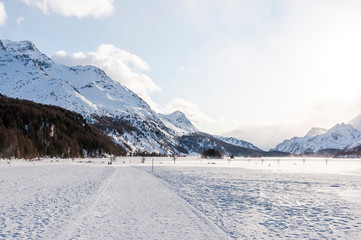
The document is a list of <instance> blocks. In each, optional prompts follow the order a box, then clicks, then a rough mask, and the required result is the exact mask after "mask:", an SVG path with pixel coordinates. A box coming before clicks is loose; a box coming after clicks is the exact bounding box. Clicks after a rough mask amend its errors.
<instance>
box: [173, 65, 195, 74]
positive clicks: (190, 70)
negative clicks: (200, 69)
mask: <svg viewBox="0 0 361 240" xmlns="http://www.w3.org/2000/svg"><path fill="white" fill-rule="evenodd" d="M195 71H196V68H195V67H189V68H186V67H183V66H179V67H178V70H177V73H193V72H195Z"/></svg>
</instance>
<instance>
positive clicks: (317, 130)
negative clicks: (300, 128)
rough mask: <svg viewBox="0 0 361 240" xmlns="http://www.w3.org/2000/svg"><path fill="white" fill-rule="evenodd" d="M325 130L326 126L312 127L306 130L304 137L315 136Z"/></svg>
mask: <svg viewBox="0 0 361 240" xmlns="http://www.w3.org/2000/svg"><path fill="white" fill-rule="evenodd" d="M325 132H327V129H326V128H318V127H313V128H311V130H310V131H308V132H307V134H306V135H305V137H306V138H312V137H316V136H318V135H321V134H324V133H325Z"/></svg>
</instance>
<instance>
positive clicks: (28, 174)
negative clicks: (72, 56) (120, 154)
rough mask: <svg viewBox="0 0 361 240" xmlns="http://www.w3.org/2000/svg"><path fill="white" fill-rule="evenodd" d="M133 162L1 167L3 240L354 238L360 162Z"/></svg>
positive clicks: (360, 211)
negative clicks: (109, 164)
mask: <svg viewBox="0 0 361 240" xmlns="http://www.w3.org/2000/svg"><path fill="white" fill-rule="evenodd" d="M152 159H153V160H154V171H152V164H151V163H152ZM51 161H52V162H51ZM140 161H141V158H118V159H117V161H116V162H115V163H114V164H113V165H111V166H108V165H107V159H96V160H94V159H85V160H84V159H83V160H79V159H76V160H75V161H74V162H72V161H71V160H55V159H54V160H50V159H47V160H46V159H45V160H42V161H34V162H25V161H21V160H15V161H14V160H13V161H12V162H11V164H10V165H9V164H7V163H6V161H4V160H0V186H1V188H0V238H1V239H24V238H25V239H284V238H288V239H360V238H361V187H360V186H361V178H360V177H361V159H357V160H355V159H353V160H346V159H324V158H319V159H311V158H259V159H257V158H252V159H251V158H236V159H220V160H214V159H212V160H206V159H200V158H197V157H193V158H190V157H187V158H177V159H176V160H175V162H174V160H173V159H172V158H146V161H145V163H140Z"/></svg>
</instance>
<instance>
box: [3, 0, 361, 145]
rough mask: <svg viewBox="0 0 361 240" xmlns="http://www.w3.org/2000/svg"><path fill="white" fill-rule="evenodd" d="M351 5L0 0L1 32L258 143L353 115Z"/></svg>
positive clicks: (355, 31)
mask: <svg viewBox="0 0 361 240" xmlns="http://www.w3.org/2000/svg"><path fill="white" fill-rule="evenodd" d="M360 12H361V2H360V1H356V0H355V1H352V0H350V1H341V0H314V1H296V0H287V1H286V0H280V1H272V0H257V1H251V0H223V1H219V0H152V1H144V0H143V1H141V0H132V1H131V0H129V1H128V0H126V1H123V0H114V1H112V0H0V37H1V38H2V39H10V40H31V41H32V42H34V43H35V44H36V46H37V47H38V48H39V50H41V51H42V52H44V53H45V54H47V55H48V56H50V57H52V58H53V59H54V60H55V61H57V62H59V63H63V64H67V65H72V64H93V65H97V66H99V67H101V68H103V69H104V70H105V71H106V72H107V73H108V74H109V75H110V76H111V77H112V78H114V79H115V80H117V81H119V82H120V83H122V84H124V85H126V86H127V87H129V88H130V89H132V90H133V91H135V92H136V93H138V94H139V95H140V96H141V97H143V98H144V99H145V100H146V101H147V102H148V103H149V104H150V105H151V106H152V107H153V109H155V110H156V111H158V112H165V113H170V112H171V111H174V110H177V109H179V110H181V111H183V112H185V113H186V114H187V116H188V117H189V118H190V119H191V120H192V121H193V122H194V123H195V125H196V126H197V127H198V128H199V129H200V130H202V131H206V132H210V133H217V134H220V133H222V134H227V135H232V136H235V137H238V138H242V139H244V140H248V141H250V142H252V143H254V144H256V145H257V146H260V147H261V148H264V149H268V148H269V147H273V146H274V145H275V144H276V143H278V142H280V141H281V140H283V139H285V138H289V137H293V136H302V135H304V134H306V132H307V131H308V130H309V129H310V128H311V127H324V128H331V127H332V126H333V125H335V124H336V123H338V122H348V121H349V120H351V119H352V118H353V117H355V116H356V115H358V114H359V113H361V98H360V97H359V96H361V94H360V90H361V81H360V79H361V71H360V70H359V69H360V67H359V66H360V64H361V58H360V56H361V46H360V42H361V28H360V27H359V26H361V14H360Z"/></svg>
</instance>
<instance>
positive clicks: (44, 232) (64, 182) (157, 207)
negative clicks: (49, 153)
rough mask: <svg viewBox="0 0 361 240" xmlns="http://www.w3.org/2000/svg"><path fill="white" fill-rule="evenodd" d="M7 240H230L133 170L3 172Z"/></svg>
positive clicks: (1, 209) (0, 203) (1, 206)
mask: <svg viewBox="0 0 361 240" xmlns="http://www.w3.org/2000/svg"><path fill="white" fill-rule="evenodd" d="M0 183H1V188H0V238H1V239H227V238H226V237H225V235H224V233H223V232H222V231H221V230H219V229H218V228H215V227H214V225H213V224H212V223H211V222H210V221H209V220H208V219H207V218H205V217H204V216H203V214H202V213H200V212H199V211H198V210H196V209H195V208H193V207H192V206H191V205H189V204H188V203H187V202H186V201H184V200H183V199H181V198H180V197H179V196H178V195H177V194H176V193H174V192H173V191H171V190H170V189H169V188H168V187H166V186H165V185H164V184H163V183H162V182H160V181H159V180H157V179H156V178H154V177H152V176H151V175H149V174H148V173H147V172H145V171H143V170H140V169H136V168H133V167H130V166H126V167H112V166H106V165H105V164H103V166H90V165H89V164H88V165H82V166H74V165H61V164H60V165H55V164H54V165H43V166H35V165H27V166H14V164H13V166H11V167H7V166H3V167H0Z"/></svg>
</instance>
